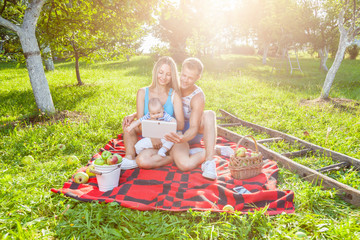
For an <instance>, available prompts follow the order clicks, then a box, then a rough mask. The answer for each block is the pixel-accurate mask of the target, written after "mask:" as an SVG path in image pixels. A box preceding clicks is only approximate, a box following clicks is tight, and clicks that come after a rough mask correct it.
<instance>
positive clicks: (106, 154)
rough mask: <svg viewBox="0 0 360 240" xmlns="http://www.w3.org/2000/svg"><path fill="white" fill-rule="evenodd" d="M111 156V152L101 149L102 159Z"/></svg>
mask: <svg viewBox="0 0 360 240" xmlns="http://www.w3.org/2000/svg"><path fill="white" fill-rule="evenodd" d="M110 156H111V152H109V151H106V150H105V151H103V152H102V154H101V157H102V159H104V160H107V159H108V158H109V157H110Z"/></svg>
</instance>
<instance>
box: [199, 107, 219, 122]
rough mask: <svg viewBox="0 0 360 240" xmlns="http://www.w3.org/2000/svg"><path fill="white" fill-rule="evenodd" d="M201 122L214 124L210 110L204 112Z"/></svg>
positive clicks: (214, 116)
mask: <svg viewBox="0 0 360 240" xmlns="http://www.w3.org/2000/svg"><path fill="white" fill-rule="evenodd" d="M202 120H203V122H204V123H208V122H214V121H215V120H216V114H215V112H214V111H212V110H206V111H204V113H203V119H202Z"/></svg>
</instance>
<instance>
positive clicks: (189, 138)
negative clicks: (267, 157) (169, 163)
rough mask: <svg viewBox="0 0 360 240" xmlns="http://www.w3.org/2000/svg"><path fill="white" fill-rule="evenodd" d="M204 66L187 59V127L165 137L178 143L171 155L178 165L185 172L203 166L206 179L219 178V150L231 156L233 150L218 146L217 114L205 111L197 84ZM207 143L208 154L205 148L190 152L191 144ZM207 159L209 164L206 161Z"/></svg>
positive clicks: (184, 68) (184, 69)
mask: <svg viewBox="0 0 360 240" xmlns="http://www.w3.org/2000/svg"><path fill="white" fill-rule="evenodd" d="M203 68H204V67H203V64H202V62H201V61H200V60H199V59H197V58H188V59H186V60H185V61H184V62H183V64H182V68H181V74H180V90H181V95H182V102H183V110H184V117H185V127H184V130H183V131H182V133H180V134H179V133H171V134H168V135H166V136H165V138H166V139H167V140H168V141H172V142H174V143H175V145H174V146H173V148H172V150H171V152H170V155H171V156H172V157H173V161H174V162H175V164H176V166H177V167H178V168H179V169H180V170H182V171H189V170H192V169H194V168H196V167H197V166H199V164H201V169H202V171H203V174H202V175H203V176H204V177H205V178H208V179H212V180H214V179H216V178H217V174H216V163H215V158H214V155H215V151H217V152H218V153H221V154H222V155H228V156H229V155H230V154H232V153H233V150H232V149H231V148H230V147H217V148H216V149H215V145H216V136H217V133H216V115H215V113H214V112H213V111H211V110H207V111H204V107H205V95H204V93H203V91H202V90H201V88H199V87H198V86H197V85H196V84H195V83H196V82H197V81H198V80H199V79H200V78H201V75H202V72H203ZM201 138H203V140H204V144H205V152H204V151H203V149H201V148H194V149H190V148H189V146H190V145H191V144H195V143H199V142H200V140H201ZM204 160H205V161H204Z"/></svg>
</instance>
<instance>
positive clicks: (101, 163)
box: [94, 158, 105, 165]
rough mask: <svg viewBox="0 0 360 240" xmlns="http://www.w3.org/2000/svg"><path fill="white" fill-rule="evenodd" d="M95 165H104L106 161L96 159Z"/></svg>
mask: <svg viewBox="0 0 360 240" xmlns="http://www.w3.org/2000/svg"><path fill="white" fill-rule="evenodd" d="M94 164H96V165H104V164H105V160H104V159H102V158H97V159H95V161H94Z"/></svg>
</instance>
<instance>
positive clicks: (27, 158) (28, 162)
mask: <svg viewBox="0 0 360 240" xmlns="http://www.w3.org/2000/svg"><path fill="white" fill-rule="evenodd" d="M34 162H35V159H34V157H33V156H31V155H28V156H25V157H23V158H22V159H21V163H22V164H24V165H31V164H33V163H34Z"/></svg>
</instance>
